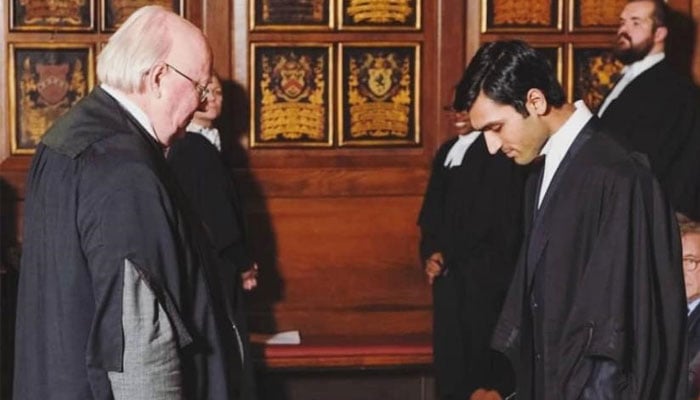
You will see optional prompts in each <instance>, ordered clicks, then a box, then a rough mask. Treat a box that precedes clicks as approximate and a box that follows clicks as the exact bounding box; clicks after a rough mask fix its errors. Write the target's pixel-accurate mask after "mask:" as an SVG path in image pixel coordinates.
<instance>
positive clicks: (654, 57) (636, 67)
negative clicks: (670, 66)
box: [622, 52, 666, 80]
mask: <svg viewBox="0 0 700 400" xmlns="http://www.w3.org/2000/svg"><path fill="white" fill-rule="evenodd" d="M665 57H666V53H664V52H661V53H655V54H649V55H647V56H646V57H644V58H642V59H641V60H639V61H635V62H633V63H632V64H630V65H628V66H626V67H624V68H623V69H622V73H624V74H625V75H627V74H632V75H631V77H630V80H632V79H634V78H636V77H637V76H639V75H640V74H641V73H642V72H644V71H646V70H648V69H649V68H651V67H653V66H654V65H656V64H658V63H660V62H661V60H663V59H664V58H665Z"/></svg>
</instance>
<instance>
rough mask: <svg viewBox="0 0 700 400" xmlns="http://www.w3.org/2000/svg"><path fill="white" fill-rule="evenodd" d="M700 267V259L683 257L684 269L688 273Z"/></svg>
mask: <svg viewBox="0 0 700 400" xmlns="http://www.w3.org/2000/svg"><path fill="white" fill-rule="evenodd" d="M698 265H700V259H698V258H695V257H683V268H685V270H686V271H695V270H696V269H698Z"/></svg>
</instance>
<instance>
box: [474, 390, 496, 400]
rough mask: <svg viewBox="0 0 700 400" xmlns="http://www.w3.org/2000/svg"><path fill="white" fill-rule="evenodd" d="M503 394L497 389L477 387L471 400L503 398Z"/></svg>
mask: <svg viewBox="0 0 700 400" xmlns="http://www.w3.org/2000/svg"><path fill="white" fill-rule="evenodd" d="M501 399H503V397H501V394H500V393H498V392H497V391H495V390H486V389H477V390H476V391H475V392H474V393H472V395H471V397H469V400H501Z"/></svg>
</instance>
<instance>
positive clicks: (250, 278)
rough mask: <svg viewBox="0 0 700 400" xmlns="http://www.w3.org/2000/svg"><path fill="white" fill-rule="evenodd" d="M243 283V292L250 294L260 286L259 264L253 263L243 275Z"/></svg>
mask: <svg viewBox="0 0 700 400" xmlns="http://www.w3.org/2000/svg"><path fill="white" fill-rule="evenodd" d="M241 283H242V284H243V290H245V291H247V292H249V291H251V290H253V289H255V287H256V286H258V263H253V266H252V267H251V268H250V269H249V270H247V271H245V272H244V273H242V274H241Z"/></svg>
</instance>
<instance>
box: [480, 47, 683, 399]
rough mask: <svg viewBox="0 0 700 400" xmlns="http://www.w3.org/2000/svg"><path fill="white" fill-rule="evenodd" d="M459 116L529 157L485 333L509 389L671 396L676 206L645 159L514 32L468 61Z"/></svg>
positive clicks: (677, 325)
mask: <svg viewBox="0 0 700 400" xmlns="http://www.w3.org/2000/svg"><path fill="white" fill-rule="evenodd" d="M467 75H468V79H469V81H470V83H469V85H468V89H467V93H468V98H469V101H468V105H467V108H468V110H469V116H470V118H471V122H472V125H473V126H474V129H475V130H480V131H482V132H483V135H484V137H485V140H486V143H487V147H488V149H489V151H490V152H491V153H496V152H497V151H498V150H499V149H500V150H501V151H503V152H504V153H505V154H506V155H507V156H508V157H510V158H512V159H513V160H514V161H515V162H516V163H517V164H529V163H531V162H533V161H536V165H535V166H534V167H535V169H534V171H533V173H532V174H531V176H530V178H529V179H528V182H527V184H526V189H525V226H526V229H525V232H526V236H525V239H524V244H523V247H522V250H521V253H520V257H519V261H518V265H517V267H516V271H515V274H514V277H513V281H512V283H511V286H510V289H509V292H508V295H507V296H506V300H505V303H504V306H503V311H502V313H501V316H500V318H499V322H498V324H497V325H496V328H495V333H494V337H493V341H492V345H493V346H494V347H495V348H496V349H498V350H500V351H502V352H504V353H505V354H506V355H508V356H509V358H510V359H511V361H512V363H513V365H514V367H515V370H516V375H517V398H518V400H523V399H535V400H542V399H572V400H573V399H596V400H600V399H620V398H630V399H681V398H684V397H685V395H686V382H687V374H686V368H687V366H686V365H685V362H686V356H685V318H686V313H685V310H686V308H685V298H684V296H683V289H682V288H683V274H682V268H681V252H680V240H679V239H680V238H679V233H678V227H677V224H676V221H675V217H674V214H673V212H672V210H671V207H670V206H669V204H668V202H667V201H666V198H665V197H664V194H663V191H662V190H661V187H660V186H659V184H658V182H657V181H656V179H655V178H654V177H653V175H652V174H651V172H650V171H649V169H648V167H647V166H646V165H645V163H644V158H643V157H639V156H638V155H637V154H636V153H633V152H630V151H628V150H626V149H624V148H623V147H621V146H620V145H618V144H617V143H616V142H615V141H614V140H612V139H611V138H610V137H609V136H608V135H605V134H603V132H602V128H601V127H600V123H599V121H598V119H597V118H596V117H595V116H594V115H593V114H592V113H591V111H590V110H588V108H587V107H586V106H585V105H584V104H583V103H582V102H580V101H579V102H576V103H575V104H569V103H566V102H565V100H564V92H563V90H562V88H561V86H560V84H559V83H558V82H557V80H556V75H555V73H554V71H552V69H551V67H550V66H549V64H548V63H547V61H546V59H544V58H543V57H542V56H540V55H539V54H538V53H537V52H536V51H535V50H534V49H533V48H532V47H530V46H528V45H527V44H525V43H523V42H521V41H500V42H492V43H488V44H486V45H484V46H483V47H482V48H481V49H480V50H479V51H478V52H477V54H476V55H475V57H474V59H473V60H472V62H471V63H470V65H469V67H468V69H467Z"/></svg>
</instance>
